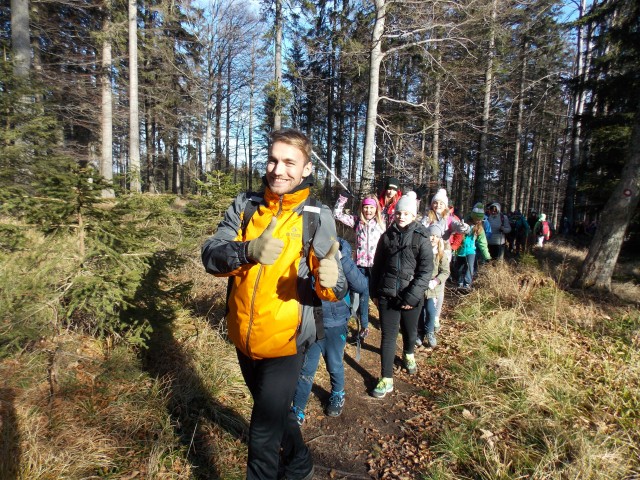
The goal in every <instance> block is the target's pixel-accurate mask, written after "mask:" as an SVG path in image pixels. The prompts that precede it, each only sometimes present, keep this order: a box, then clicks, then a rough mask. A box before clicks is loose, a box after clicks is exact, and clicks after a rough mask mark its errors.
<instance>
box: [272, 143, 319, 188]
mask: <svg viewBox="0 0 640 480" xmlns="http://www.w3.org/2000/svg"><path fill="white" fill-rule="evenodd" d="M312 168H313V166H312V164H311V162H310V161H308V160H307V158H306V156H305V154H304V152H303V151H302V150H300V149H299V148H298V147H294V146H293V145H289V144H288V143H284V142H275V143H274V144H273V145H271V148H270V149H269V160H268V161H267V183H268V184H269V188H270V189H271V191H272V192H273V193H275V194H276V195H284V194H285V193H289V192H290V191H292V190H293V189H294V188H296V187H297V186H298V185H300V183H302V179H303V178H304V177H307V176H309V175H310V174H311V170H312Z"/></svg>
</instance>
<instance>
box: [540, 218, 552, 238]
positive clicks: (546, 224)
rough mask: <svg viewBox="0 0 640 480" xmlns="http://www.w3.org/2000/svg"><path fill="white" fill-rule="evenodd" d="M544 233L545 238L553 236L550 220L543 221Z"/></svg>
mask: <svg viewBox="0 0 640 480" xmlns="http://www.w3.org/2000/svg"><path fill="white" fill-rule="evenodd" d="M541 230H542V235H543V236H544V239H545V240H549V238H550V237H551V229H550V228H549V222H547V221H546V220H545V221H544V222H542V229H541Z"/></svg>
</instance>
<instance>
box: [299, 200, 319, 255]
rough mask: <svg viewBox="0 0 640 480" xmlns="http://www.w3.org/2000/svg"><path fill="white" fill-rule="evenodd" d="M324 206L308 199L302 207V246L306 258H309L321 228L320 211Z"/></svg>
mask: <svg viewBox="0 0 640 480" xmlns="http://www.w3.org/2000/svg"><path fill="white" fill-rule="evenodd" d="M321 208H322V204H321V203H320V202H319V201H318V200H316V199H315V198H313V197H307V199H306V200H305V202H304V207H302V245H303V248H304V257H305V258H308V257H309V250H310V248H311V243H312V242H313V237H314V236H315V234H316V231H317V230H318V227H319V226H320V210H321Z"/></svg>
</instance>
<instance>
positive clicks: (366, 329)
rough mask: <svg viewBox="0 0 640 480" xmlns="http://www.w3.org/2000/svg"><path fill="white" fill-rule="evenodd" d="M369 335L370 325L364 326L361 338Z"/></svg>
mask: <svg viewBox="0 0 640 480" xmlns="http://www.w3.org/2000/svg"><path fill="white" fill-rule="evenodd" d="M368 336H369V327H364V328H363V329H362V330H360V340H364V339H365V338H367V337H368Z"/></svg>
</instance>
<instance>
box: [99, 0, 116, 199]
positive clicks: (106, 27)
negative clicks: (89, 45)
mask: <svg viewBox="0 0 640 480" xmlns="http://www.w3.org/2000/svg"><path fill="white" fill-rule="evenodd" d="M102 33H103V35H104V40H103V43H102V71H101V73H100V84H101V85H100V88H101V96H102V118H101V120H100V123H101V131H102V135H101V140H102V144H101V156H100V175H102V178H104V179H105V181H106V182H108V183H109V184H111V181H112V180H113V106H112V105H113V104H112V101H113V99H112V94H111V61H112V60H111V5H110V2H109V1H107V2H105V18H104V23H103V25H102ZM102 196H103V197H105V198H113V197H115V194H114V192H113V189H112V188H105V189H104V190H102Z"/></svg>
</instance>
